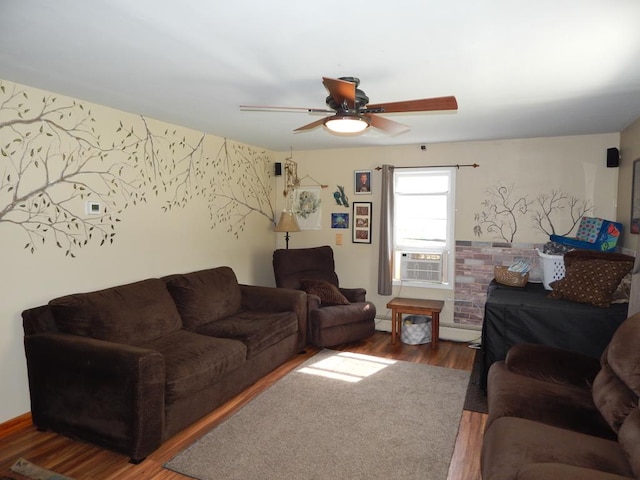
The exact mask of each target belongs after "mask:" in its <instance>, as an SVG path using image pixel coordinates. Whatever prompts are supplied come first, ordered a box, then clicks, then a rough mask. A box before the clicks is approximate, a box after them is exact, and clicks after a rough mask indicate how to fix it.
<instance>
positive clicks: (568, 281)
mask: <svg viewBox="0 0 640 480" xmlns="http://www.w3.org/2000/svg"><path fill="white" fill-rule="evenodd" d="M632 267H633V262H620V261H609V260H600V259H597V260H585V261H580V262H575V263H572V264H571V265H570V266H569V267H567V271H566V273H565V276H564V278H562V279H560V280H556V281H555V282H551V283H550V284H549V285H550V286H551V288H553V290H552V291H551V293H550V294H549V296H550V297H551V298H563V299H565V300H572V301H574V302H580V303H590V304H592V305H596V306H598V307H608V306H609V305H611V301H612V295H613V292H615V290H616V288H617V287H618V284H620V281H621V280H622V278H623V277H624V276H625V275H626V274H627V273H628V272H629V271H630V270H631V268H632Z"/></svg>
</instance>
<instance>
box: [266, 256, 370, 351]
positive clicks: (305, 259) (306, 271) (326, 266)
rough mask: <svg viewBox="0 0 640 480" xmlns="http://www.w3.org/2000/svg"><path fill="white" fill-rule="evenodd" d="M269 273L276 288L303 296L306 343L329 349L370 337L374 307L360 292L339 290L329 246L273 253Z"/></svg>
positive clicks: (364, 294) (356, 290) (362, 292)
mask: <svg viewBox="0 0 640 480" xmlns="http://www.w3.org/2000/svg"><path fill="white" fill-rule="evenodd" d="M273 272H274V274H275V279H276V286H278V287H280V288H291V289H295V290H305V291H306V292H307V298H308V317H307V320H308V328H307V332H308V336H307V341H308V342H309V343H311V344H313V345H316V346H318V347H331V346H334V345H339V344H342V343H348V342H353V341H357V340H362V339H363V338H366V337H368V336H370V335H372V334H373V333H374V331H375V316H376V307H375V305H374V304H373V303H371V302H368V301H366V300H365V296H366V293H367V292H366V290H365V289H364V288H340V285H339V281H338V276H337V275H336V272H335V262H334V259H333V250H332V249H331V247H330V246H328V245H327V246H322V247H314V248H298V249H291V250H283V249H280V250H276V251H275V252H273ZM318 282H319V283H318ZM327 284H330V285H327ZM325 287H326V288H325ZM338 292H339V293H338ZM340 294H341V295H340ZM336 296H337V297H340V296H344V298H346V300H344V298H343V299H342V300H343V301H340V298H335V297H336ZM321 297H322V298H321ZM347 301H348V302H347Z"/></svg>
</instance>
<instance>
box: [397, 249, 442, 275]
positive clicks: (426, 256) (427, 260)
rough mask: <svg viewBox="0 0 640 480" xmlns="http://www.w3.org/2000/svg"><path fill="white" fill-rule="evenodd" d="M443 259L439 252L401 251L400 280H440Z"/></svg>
mask: <svg viewBox="0 0 640 480" xmlns="http://www.w3.org/2000/svg"><path fill="white" fill-rule="evenodd" d="M443 261H444V255H443V254H441V253H420V252H402V253H401V254H400V280H403V281H404V280H410V281H418V282H437V283H439V282H442V266H443Z"/></svg>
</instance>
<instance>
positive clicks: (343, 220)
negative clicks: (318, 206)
mask: <svg viewBox="0 0 640 480" xmlns="http://www.w3.org/2000/svg"><path fill="white" fill-rule="evenodd" d="M331 228H349V214H348V213H332V214H331Z"/></svg>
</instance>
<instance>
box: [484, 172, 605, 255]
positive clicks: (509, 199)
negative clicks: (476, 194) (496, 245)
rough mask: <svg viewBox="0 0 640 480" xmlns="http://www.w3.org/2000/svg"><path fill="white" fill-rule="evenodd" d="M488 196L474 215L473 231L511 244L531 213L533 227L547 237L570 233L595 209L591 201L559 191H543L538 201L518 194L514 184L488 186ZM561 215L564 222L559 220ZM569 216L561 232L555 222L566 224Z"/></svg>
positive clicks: (537, 198)
mask: <svg viewBox="0 0 640 480" xmlns="http://www.w3.org/2000/svg"><path fill="white" fill-rule="evenodd" d="M486 195H487V198H486V199H485V200H484V201H483V202H482V203H481V205H482V206H483V207H484V208H483V210H482V211H481V212H478V213H475V214H474V221H475V225H474V227H473V233H474V234H475V235H476V236H477V237H480V236H482V235H483V233H484V232H487V233H489V234H491V235H492V236H493V238H497V239H500V240H504V241H505V242H509V243H512V242H514V240H515V239H516V234H517V233H518V222H519V221H521V220H522V219H523V217H525V218H526V217H527V216H528V217H529V218H530V220H531V221H532V224H533V228H535V229H536V230H539V231H540V232H542V233H544V234H545V235H547V236H549V235H552V234H555V235H562V236H567V235H569V234H570V233H571V232H572V231H573V230H574V229H575V228H576V227H577V226H578V224H579V223H580V219H581V218H582V217H583V216H584V215H586V214H588V213H589V212H591V211H592V210H593V206H592V205H591V204H590V202H588V201H586V200H581V199H579V198H578V197H576V196H574V195H569V194H568V193H565V192H562V191H559V190H552V191H551V193H541V194H539V195H538V196H537V197H536V198H535V200H529V198H528V195H526V194H524V195H522V194H519V193H516V188H515V186H514V185H513V184H512V185H508V186H505V185H494V186H492V187H489V188H488V189H487V191H486ZM558 217H561V219H562V220H564V221H563V222H559V218H558ZM567 219H568V220H569V226H568V227H567V228H565V230H564V231H563V232H562V233H558V227H557V226H556V225H558V223H561V224H565V225H566V224H567Z"/></svg>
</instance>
